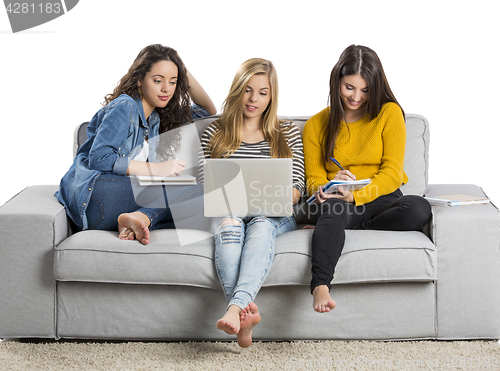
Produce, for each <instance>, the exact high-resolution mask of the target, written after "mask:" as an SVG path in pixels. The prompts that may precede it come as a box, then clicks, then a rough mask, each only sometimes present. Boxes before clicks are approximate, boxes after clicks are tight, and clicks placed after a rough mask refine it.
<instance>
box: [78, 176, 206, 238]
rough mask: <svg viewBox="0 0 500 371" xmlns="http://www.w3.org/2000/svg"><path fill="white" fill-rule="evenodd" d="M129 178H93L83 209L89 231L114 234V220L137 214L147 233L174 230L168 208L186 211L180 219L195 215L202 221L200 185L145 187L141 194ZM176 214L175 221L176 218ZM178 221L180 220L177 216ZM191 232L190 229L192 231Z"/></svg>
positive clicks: (172, 218)
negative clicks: (146, 222) (142, 217)
mask: <svg viewBox="0 0 500 371" xmlns="http://www.w3.org/2000/svg"><path fill="white" fill-rule="evenodd" d="M134 181H135V180H134V179H133V178H130V177H127V176H122V175H116V174H101V175H99V176H98V177H97V180H96V182H95V185H94V191H93V192H92V197H91V199H90V202H89V205H88V207H87V220H88V223H89V229H98V230H108V231H109V230H116V229H117V228H118V221H117V219H118V216H119V215H120V214H123V213H130V212H134V211H140V212H142V213H143V214H144V215H146V216H147V217H148V218H149V220H150V221H151V225H150V227H149V229H150V230H155V229H160V228H169V227H170V228H174V216H173V215H172V207H174V206H177V207H178V204H180V203H183V205H185V207H183V209H184V210H187V212H186V215H183V216H182V218H184V217H185V218H189V217H193V216H196V215H199V216H200V218H203V185H202V184H197V185H195V186H149V187H142V190H143V191H142V192H140V193H138V192H137V188H136V189H135V192H134V186H135V187H138V185H133V182H134ZM177 215H179V214H176V218H177ZM179 217H180V216H179ZM193 228H194V227H193Z"/></svg>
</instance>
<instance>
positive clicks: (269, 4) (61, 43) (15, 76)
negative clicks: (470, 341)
mask: <svg viewBox="0 0 500 371" xmlns="http://www.w3.org/2000/svg"><path fill="white" fill-rule="evenodd" d="M21 1H23V0H21ZM30 1H31V0H30ZM497 9H498V6H497V2H496V1H495V0H488V1H484V0H476V1H467V2H465V1H440V0H432V1H427V0H420V1H402V0H398V1H389V0H387V1H383V0H382V1H373V0H372V1H360V0H357V1H333V0H330V1H313V0H311V1H303V0H301V1H291V0H288V1H283V0H278V1H273V0H267V1H263V2H260V1H247V2H243V1H217V0H215V1H214V0H212V1H210V0H204V1H189V0H175V1H174V0H141V1H135V2H131V1H130V2H129V1H123V0H80V2H79V4H78V5H77V6H76V7H75V8H74V9H73V10H71V11H70V12H68V13H67V14H66V15H64V16H62V17H60V18H57V19H55V20H54V21H52V22H49V23H46V24H44V25H41V26H38V27H36V28H34V29H31V30H27V31H24V32H21V33H17V34H13V33H12V32H11V29H10V24H9V22H8V18H7V14H6V13H5V12H4V11H3V9H1V11H0V53H1V57H0V63H1V68H0V84H1V85H0V86H1V89H0V105H1V106H0V107H1V113H0V114H1V116H0V130H1V131H0V135H1V138H2V140H1V143H0V164H1V175H0V177H1V178H0V179H1V183H0V205H2V204H3V203H5V202H6V201H7V200H8V199H10V198H11V197H12V196H14V195H15V194H16V193H18V192H19V191H21V190H22V189H23V188H25V187H27V186H30V185H36V184H58V183H59V180H60V178H61V177H62V176H63V175H64V173H65V172H66V170H67V169H68V168H69V166H70V164H71V162H72V140H73V131H74V128H75V126H76V125H77V124H78V123H81V122H83V121H88V120H90V119H91V117H92V116H93V115H94V113H95V112H96V111H97V110H98V109H99V108H100V107H101V106H100V104H101V103H102V101H103V98H104V96H105V95H106V94H108V93H110V92H112V90H113V88H114V87H115V86H116V84H117V82H118V80H119V79H120V78H121V76H123V75H124V74H125V73H126V71H127V69H128V67H129V66H130V65H131V63H132V61H133V60H134V58H135V57H136V55H137V53H138V52H139V51H140V50H141V49H142V48H143V47H144V46H146V45H149V44H152V43H162V44H164V45H168V46H171V47H173V48H175V49H177V50H178V52H179V54H180V56H181V57H182V58H183V60H184V62H185V64H186V65H187V67H188V68H189V69H190V70H191V72H192V73H193V75H195V76H196V77H197V79H198V80H199V81H200V82H201V83H202V85H203V86H204V87H205V89H206V90H207V92H208V93H209V94H210V95H211V97H212V99H213V101H214V103H215V105H216V107H217V108H218V110H219V111H220V107H221V104H222V102H223V100H224V98H225V97H226V94H227V92H228V89H229V86H230V83H231V81H232V78H233V76H234V73H235V72H236V69H237V68H238V66H239V65H240V64H241V63H242V62H243V61H245V60H246V59H249V58H252V57H262V58H266V59H270V60H272V61H273V63H274V64H275V66H276V68H277V71H278V76H279V81H280V105H279V114H280V115H312V114H314V113H316V112H318V111H320V110H321V109H323V108H324V107H326V105H327V98H328V80H329V74H330V71H331V69H332V67H333V65H334V64H335V63H336V62H337V60H338V57H339V55H340V53H341V52H342V51H343V50H344V49H345V48H346V47H347V46H349V45H350V44H361V45H366V46H369V47H371V48H372V49H374V50H375V51H376V52H377V53H378V55H379V57H380V58H381V60H382V63H383V65H384V68H385V71H386V74H387V77H388V80H389V83H390V85H391V87H392V90H393V91H394V93H395V95H396V97H397V99H398V100H399V102H400V103H401V105H402V106H403V108H404V110H405V111H406V112H407V113H417V114H420V115H423V116H425V117H426V118H427V119H428V120H429V122H430V130H431V143H430V145H431V147H430V148H431V149H430V169H429V178H430V183H472V184H477V185H480V186H482V187H483V189H484V190H485V192H486V193H487V195H488V196H490V198H491V199H492V201H493V202H495V203H497V204H500V187H499V186H498V184H497V183H496V181H498V180H499V176H498V175H497V174H498V164H497V161H498V158H499V155H498V139H497V136H498V133H499V129H498V127H499V124H500V119H499V112H498V111H499V110H498V94H499V89H500V78H499V72H498V71H499V68H500V62H499V57H498V55H499V48H498V46H499V45H500V26H499V23H500V22H499V20H498V10H497Z"/></svg>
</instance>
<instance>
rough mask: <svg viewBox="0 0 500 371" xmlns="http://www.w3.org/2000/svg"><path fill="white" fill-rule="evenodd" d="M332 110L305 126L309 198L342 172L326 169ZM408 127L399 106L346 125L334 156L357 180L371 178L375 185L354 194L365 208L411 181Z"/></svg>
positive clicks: (386, 107) (331, 166) (388, 105)
mask: <svg viewBox="0 0 500 371" xmlns="http://www.w3.org/2000/svg"><path fill="white" fill-rule="evenodd" d="M329 113H330V108H329V107H328V108H325V109H324V110H323V111H321V112H319V113H317V114H316V115H314V116H312V117H311V118H310V119H309V120H308V121H307V122H306V124H305V126H304V132H303V138H302V140H303V142H304V157H305V170H306V184H307V191H308V193H309V195H311V194H312V193H314V191H316V190H317V189H318V188H319V187H320V186H322V185H324V184H326V183H327V182H328V180H331V179H333V178H334V177H335V174H337V172H338V171H339V170H340V169H339V168H338V167H337V166H336V165H335V164H334V163H333V162H331V161H329V162H328V163H327V164H326V166H325V160H324V151H325V149H324V147H323V145H322V143H323V139H324V137H325V135H326V128H327V125H328V119H329ZM405 146H406V125H405V121H404V117H403V113H402V111H401V109H400V108H399V106H398V105H397V104H395V103H386V104H384V105H383V106H382V109H381V110H380V113H379V115H378V116H377V117H376V118H375V119H373V120H371V121H368V117H367V116H365V117H364V118H362V119H360V120H358V121H356V122H353V123H350V124H347V125H346V123H345V122H344V123H342V127H341V128H340V132H339V135H338V137H337V142H336V144H335V149H334V151H333V154H332V157H333V158H335V159H336V160H338V161H339V162H340V164H341V165H342V166H343V167H344V169H346V170H349V171H350V172H351V173H353V174H354V175H355V176H356V179H366V178H370V179H371V180H372V182H371V184H370V185H368V186H366V187H364V188H362V189H359V190H357V191H353V192H352V193H353V195H354V201H355V203H356V205H358V206H359V205H364V204H366V203H368V202H371V201H373V200H375V199H376V198H377V197H379V196H383V195H386V194H389V193H391V192H394V191H395V190H396V189H398V188H399V187H400V186H401V185H402V184H404V183H406V182H408V177H407V176H406V174H405V172H404V170H403V167H404V156H405Z"/></svg>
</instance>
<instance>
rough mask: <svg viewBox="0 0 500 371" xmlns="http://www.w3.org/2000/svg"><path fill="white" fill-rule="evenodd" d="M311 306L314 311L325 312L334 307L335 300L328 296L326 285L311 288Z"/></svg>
mask: <svg viewBox="0 0 500 371" xmlns="http://www.w3.org/2000/svg"><path fill="white" fill-rule="evenodd" d="M312 294H313V308H314V310H315V311H316V312H319V313H326V312H329V311H330V310H332V309H333V308H335V305H336V303H335V300H333V299H332V297H331V296H330V291H329V290H328V286H326V285H320V286H316V287H315V288H314V290H313V293H312Z"/></svg>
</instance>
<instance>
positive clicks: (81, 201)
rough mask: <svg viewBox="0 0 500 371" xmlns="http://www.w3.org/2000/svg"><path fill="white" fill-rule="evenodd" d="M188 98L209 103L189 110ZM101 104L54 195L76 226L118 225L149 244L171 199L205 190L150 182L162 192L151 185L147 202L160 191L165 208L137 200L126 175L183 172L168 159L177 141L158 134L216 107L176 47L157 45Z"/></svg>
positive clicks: (180, 165) (103, 227)
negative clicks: (165, 192)
mask: <svg viewBox="0 0 500 371" xmlns="http://www.w3.org/2000/svg"><path fill="white" fill-rule="evenodd" d="M191 99H192V100H193V102H194V103H195V104H199V105H203V106H204V107H205V108H206V109H204V108H203V107H201V106H195V107H196V112H192V108H191V104H190V100H191ZM104 104H105V106H104V107H103V108H102V109H101V110H99V111H98V112H97V113H96V114H95V116H94V117H93V118H92V120H91V121H90V123H89V125H88V127H87V136H88V139H87V141H86V142H85V143H84V144H83V145H82V146H81V147H80V148H79V150H78V153H77V155H76V157H75V160H74V162H73V164H72V166H71V167H70V169H69V171H68V172H67V173H66V174H65V175H64V177H63V178H62V180H61V183H60V187H59V191H58V192H56V197H57V199H58V200H59V201H60V202H61V203H62V204H63V205H64V206H65V207H66V211H67V213H68V215H69V217H70V218H71V220H72V221H73V225H74V227H75V229H76V230H77V231H79V230H86V229H100V230H117V229H118V231H119V238H121V239H128V240H132V239H137V240H139V241H140V242H142V243H143V244H147V243H149V235H150V234H149V231H150V230H152V229H157V228H160V227H161V226H162V224H163V223H166V222H168V221H171V220H172V215H171V211H170V209H169V204H170V205H172V203H176V202H180V201H181V200H186V199H189V198H192V197H196V196H200V195H202V193H203V191H202V188H201V186H188V187H179V188H176V189H174V190H172V191H170V192H168V201H167V197H166V196H167V195H162V194H161V193H162V192H163V189H162V188H163V187H151V188H156V189H157V190H159V192H160V195H158V192H152V193H154V194H155V195H150V196H149V199H150V200H149V203H150V204H151V205H154V204H155V202H154V201H155V198H156V197H158V196H160V197H161V198H162V202H163V199H164V204H163V205H164V206H165V207H161V208H158V207H154V206H151V207H141V206H140V205H139V203H138V201H137V199H136V195H135V194H134V192H133V189H132V188H133V187H132V183H131V178H130V177H128V175H155V176H176V175H180V174H181V173H182V172H183V171H184V167H185V162H184V161H182V160H181V159H176V158H171V157H172V156H171V155H172V153H171V151H175V146H176V145H177V146H178V141H177V143H176V142H175V140H172V139H171V138H170V139H169V142H168V143H164V141H163V140H162V139H161V138H162V137H161V136H160V134H162V133H166V132H168V131H169V130H172V129H176V128H178V127H180V126H181V125H182V124H183V123H185V122H187V121H189V120H191V118H192V116H193V115H198V116H208V115H210V114H215V107H214V105H213V103H212V101H211V99H210V97H209V96H208V95H207V94H206V93H205V91H204V90H203V88H202V87H201V86H200V84H199V83H198V82H197V81H196V79H194V77H193V76H192V75H190V74H189V72H188V71H187V69H186V67H185V66H184V64H183V62H182V60H181V59H180V57H179V55H178V54H177V52H176V51H175V50H174V49H172V48H169V47H166V46H162V45H159V44H156V45H150V46H147V47H146V48H144V49H143V50H142V51H141V52H140V53H139V55H138V56H137V58H136V59H135V61H134V63H133V64H132V66H131V67H130V69H129V71H128V72H127V74H126V75H125V76H123V77H122V79H121V80H120V82H119V84H118V86H117V87H116V88H115V89H114V91H113V93H112V94H109V95H107V96H106V97H105V102H104ZM166 137H168V135H167V136H166ZM171 148H174V149H173V150H172V149H171ZM173 157H175V156H173ZM167 158H170V159H167ZM149 203H148V201H144V200H143V201H142V202H140V204H141V205H143V206H144V205H146V206H149Z"/></svg>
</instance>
